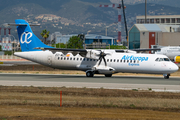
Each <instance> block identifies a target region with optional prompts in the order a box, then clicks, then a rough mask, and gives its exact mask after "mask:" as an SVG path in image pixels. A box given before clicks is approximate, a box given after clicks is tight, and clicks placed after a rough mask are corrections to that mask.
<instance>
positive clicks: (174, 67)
mask: <svg viewBox="0 0 180 120" xmlns="http://www.w3.org/2000/svg"><path fill="white" fill-rule="evenodd" d="M171 70H172V71H173V72H176V71H178V70H179V67H178V66H177V65H176V64H174V63H173V65H172V66H171Z"/></svg>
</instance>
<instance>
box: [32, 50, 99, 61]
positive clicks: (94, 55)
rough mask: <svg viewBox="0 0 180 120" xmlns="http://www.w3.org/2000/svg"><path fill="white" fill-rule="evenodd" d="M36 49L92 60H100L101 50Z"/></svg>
mask: <svg viewBox="0 0 180 120" xmlns="http://www.w3.org/2000/svg"><path fill="white" fill-rule="evenodd" d="M35 49H41V50H43V51H45V50H49V51H51V52H52V53H53V54H55V53H56V52H62V53H63V54H64V55H66V54H67V53H72V54H73V55H74V56H76V55H77V54H79V55H81V56H82V57H86V58H90V59H99V56H100V53H101V52H102V51H101V50H90V49H89V50H86V49H65V48H35Z"/></svg>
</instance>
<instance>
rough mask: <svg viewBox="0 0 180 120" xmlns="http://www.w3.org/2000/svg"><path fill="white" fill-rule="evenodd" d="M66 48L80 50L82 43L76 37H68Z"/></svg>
mask: <svg viewBox="0 0 180 120" xmlns="http://www.w3.org/2000/svg"><path fill="white" fill-rule="evenodd" d="M67 48H75V49H82V48H83V41H82V40H80V38H79V37H78V36H72V37H70V39H69V41H68V42H67Z"/></svg>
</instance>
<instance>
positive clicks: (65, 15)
mask: <svg viewBox="0 0 180 120" xmlns="http://www.w3.org/2000/svg"><path fill="white" fill-rule="evenodd" d="M153 1H154V0H151V1H150V2H153ZM160 1H161V2H160ZM162 1H164V2H162ZM174 1H177V0H174ZM174 1H172V2H170V1H167V0H159V1H154V3H158V4H154V3H148V7H147V8H148V15H178V14H179V11H180V8H179V7H172V6H173V5H174V4H175V3H174ZM0 2H1V4H0V16H1V19H0V25H2V24H3V23H14V20H15V19H26V20H27V21H28V22H30V23H40V24H41V25H42V26H40V27H36V28H33V30H34V31H35V33H36V34H37V35H38V37H40V35H39V34H40V32H41V31H42V30H43V29H47V30H48V31H50V32H51V33H53V32H56V31H60V32H61V33H62V34H72V33H76V34H78V33H87V32H88V31H90V33H92V34H100V35H104V34H105V27H106V26H110V27H109V28H108V35H109V36H117V24H114V23H116V22H117V14H118V13H117V10H116V9H113V8H100V7H99V5H100V4H111V2H110V0H53V1H49V0H43V2H42V1H41V0H31V1H28V0H6V1H4V0H0ZM128 2H129V3H130V4H126V6H127V8H126V18H127V23H128V28H130V27H132V25H133V24H134V23H135V17H136V16H137V15H144V3H141V4H137V3H139V2H143V1H139V0H138V1H135V3H132V1H130V0H129V1H128V0H127V1H126V2H125V3H128ZM165 2H166V3H165ZM177 2H178V1H177ZM159 3H161V4H159ZM168 3H169V5H171V6H169V5H162V4H168ZM179 3H180V2H179ZM176 6H178V5H176ZM122 21H123V20H122ZM12 34H13V35H15V37H17V34H16V31H15V28H13V29H12ZM123 35H124V32H123Z"/></svg>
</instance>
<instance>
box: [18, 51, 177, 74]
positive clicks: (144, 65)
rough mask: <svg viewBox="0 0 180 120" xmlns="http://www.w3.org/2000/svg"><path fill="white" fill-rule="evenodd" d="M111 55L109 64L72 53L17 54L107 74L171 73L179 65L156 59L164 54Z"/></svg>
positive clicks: (45, 63) (52, 63)
mask: <svg viewBox="0 0 180 120" xmlns="http://www.w3.org/2000/svg"><path fill="white" fill-rule="evenodd" d="M108 52H111V54H110V55H106V56H105V59H106V62H107V66H105V63H104V61H103V60H102V62H101V64H100V65H98V63H99V60H97V59H89V58H84V57H81V56H80V55H79V54H77V55H76V56H73V55H72V54H71V53H69V54H67V55H66V56H65V55H64V54H63V53H61V52H56V53H55V54H53V53H52V52H51V51H32V52H16V53H15V55H16V56H19V57H22V58H25V59H28V60H30V61H33V62H37V63H39V64H42V65H46V66H49V67H53V68H57V69H68V70H82V71H87V70H91V69H96V70H98V71H99V73H102V74H105V73H106V69H111V68H112V69H113V70H112V71H113V72H112V74H113V73H118V72H128V73H148V74H149V73H150V74H170V73H173V72H176V71H177V70H178V67H177V66H176V65H175V64H174V63H173V62H171V61H155V60H156V59H157V58H167V57H166V56H164V55H155V54H134V53H116V52H115V51H113V50H111V51H108Z"/></svg>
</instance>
